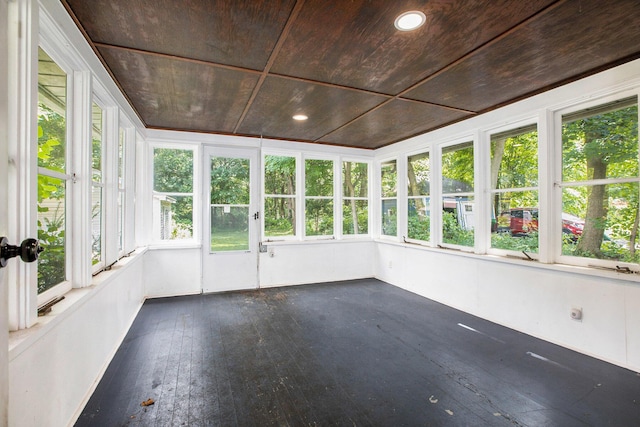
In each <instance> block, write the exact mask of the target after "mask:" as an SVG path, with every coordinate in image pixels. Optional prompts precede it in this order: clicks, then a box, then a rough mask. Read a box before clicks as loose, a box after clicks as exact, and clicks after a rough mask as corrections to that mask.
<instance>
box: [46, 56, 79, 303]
mask: <svg viewBox="0 0 640 427" xmlns="http://www.w3.org/2000/svg"><path fill="white" fill-rule="evenodd" d="M67 151H68V150H67V75H66V73H65V72H64V71H63V70H62V69H61V68H60V67H59V66H58V65H57V64H56V63H55V62H54V61H53V60H52V59H51V58H50V57H49V55H48V54H47V53H46V52H45V51H44V50H43V49H42V48H38V240H39V241H40V244H41V245H42V247H43V248H44V249H45V250H44V252H42V253H41V254H40V256H39V258H38V293H39V294H40V293H42V292H45V291H47V290H49V289H51V288H53V287H54V286H55V285H57V284H59V283H61V282H63V281H65V280H67V269H66V264H67V253H68V251H67V241H66V237H65V236H66V228H67V224H66V217H67V216H66V213H67V184H68V183H69V182H70V178H71V177H70V175H69V173H68V172H67V169H68V161H67Z"/></svg>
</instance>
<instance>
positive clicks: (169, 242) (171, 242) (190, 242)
mask: <svg viewBox="0 0 640 427" xmlns="http://www.w3.org/2000/svg"><path fill="white" fill-rule="evenodd" d="M156 148H161V149H175V150H191V151H193V176H192V180H193V184H192V188H191V190H192V192H191V193H175V192H166V193H165V192H160V194H163V195H169V196H171V195H178V196H186V197H189V196H190V197H192V200H193V207H192V209H193V214H192V215H193V229H192V233H191V238H189V239H165V240H162V239H158V238H157V237H156V236H155V235H154V233H153V221H150V222H149V221H147V222H146V225H147V232H146V233H147V236H149V246H150V247H169V246H173V247H185V246H186V247H197V246H200V245H201V232H200V230H201V228H200V227H201V224H200V222H201V221H202V219H201V215H200V214H199V213H200V212H201V198H202V197H201V194H202V183H201V181H202V178H201V177H202V174H201V171H200V165H201V164H202V158H201V156H202V154H201V153H202V149H201V148H202V147H201V145H200V144H198V143H186V142H160V141H148V144H147V150H146V154H147V155H146V157H147V159H148V161H147V171H148V172H147V174H146V175H147V179H148V182H149V188H148V190H147V191H148V195H147V196H146V200H147V204H148V206H149V213H150V214H153V212H152V206H153V196H154V193H155V191H154V189H153V185H154V182H153V175H154V162H153V151H154V150H155V149H156Z"/></svg>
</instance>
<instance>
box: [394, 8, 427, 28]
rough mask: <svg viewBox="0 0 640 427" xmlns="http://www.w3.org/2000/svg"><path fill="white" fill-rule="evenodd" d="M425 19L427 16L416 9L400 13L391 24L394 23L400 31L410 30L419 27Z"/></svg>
mask: <svg viewBox="0 0 640 427" xmlns="http://www.w3.org/2000/svg"><path fill="white" fill-rule="evenodd" d="M426 20H427V17H426V16H425V15H424V13H422V12H420V11H418V10H412V11H409V12H405V13H402V14H400V15H399V16H398V17H397V18H396V21H395V22H394V23H393V25H395V26H396V28H397V29H399V30H400V31H412V30H415V29H417V28H420V27H421V26H422V25H423V24H424V22H425V21H426Z"/></svg>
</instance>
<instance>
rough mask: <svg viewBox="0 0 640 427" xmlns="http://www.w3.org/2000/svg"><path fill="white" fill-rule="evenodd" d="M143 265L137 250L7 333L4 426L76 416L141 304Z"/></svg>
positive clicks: (54, 423)
mask: <svg viewBox="0 0 640 427" xmlns="http://www.w3.org/2000/svg"><path fill="white" fill-rule="evenodd" d="M143 266H144V263H143V254H142V253H140V254H135V255H132V256H131V258H124V259H122V260H121V261H119V262H118V264H116V265H115V266H114V267H113V269H112V270H111V271H109V272H105V273H102V274H101V275H100V282H96V284H95V285H94V286H92V287H90V288H82V289H74V290H72V291H71V292H69V293H68V294H67V295H66V296H67V299H66V300H65V301H62V302H61V303H59V304H57V305H56V306H54V310H53V312H52V314H50V315H49V316H46V317H45V318H40V319H41V320H40V323H39V324H37V325H36V326H33V327H32V328H30V329H26V330H22V331H19V332H14V333H11V338H10V345H11V347H12V348H11V349H10V350H9V408H10V412H9V425H11V426H20V427H28V426H34V427H35V426H38V427H40V426H65V425H70V424H71V423H73V422H74V421H75V420H76V418H77V416H78V415H79V414H80V411H81V410H82V408H83V407H84V405H85V404H86V402H87V401H88V398H89V397H90V395H91V393H92V392H93V390H94V388H95V386H96V385H97V382H98V381H99V379H100V377H101V376H102V374H103V373H104V370H105V369H106V367H107V366H108V364H109V362H110V361H111V359H112V357H113V355H114V354H115V351H116V350H117V348H118V346H119V345H120V343H121V342H122V340H123V338H124V336H125V334H126V333H127V331H128V329H129V327H130V325H131V323H132V322H133V320H134V318H135V316H136V315H137V313H138V310H139V309H140V307H141V306H142V302H143V295H144V289H143V283H144V275H143ZM97 277H98V276H97ZM5 330H6V329H5Z"/></svg>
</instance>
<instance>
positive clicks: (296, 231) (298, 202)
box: [259, 149, 304, 243]
mask: <svg viewBox="0 0 640 427" xmlns="http://www.w3.org/2000/svg"><path fill="white" fill-rule="evenodd" d="M267 156H274V157H291V158H293V159H294V160H295V163H296V167H295V185H294V192H295V193H294V194H267V192H266V189H265V184H266V181H267V180H266V179H265V172H266V167H265V166H266V160H265V159H266V157H267ZM301 164H302V153H301V152H300V151H287V150H270V149H263V150H262V152H261V153H260V179H261V180H262V183H261V185H260V212H261V215H260V239H259V240H260V241H264V242H269V243H273V242H291V241H299V240H302V233H303V229H304V222H303V221H304V218H303V216H304V204H303V200H302V197H301V196H300V194H301V193H302V191H304V184H303V179H304V176H303V172H302V170H301V166H300V165H301ZM267 198H285V199H293V204H294V207H295V221H294V223H293V235H289V236H267V234H266V229H265V219H266V209H265V206H266V200H267Z"/></svg>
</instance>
